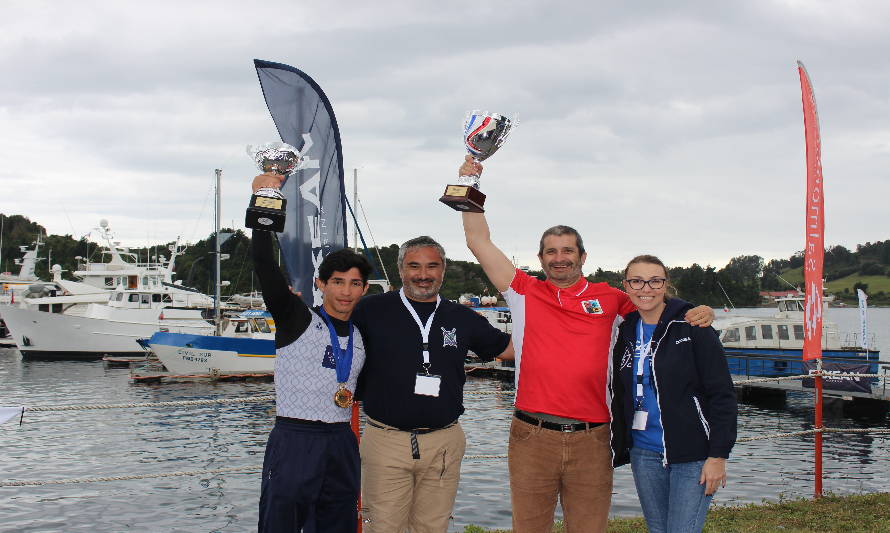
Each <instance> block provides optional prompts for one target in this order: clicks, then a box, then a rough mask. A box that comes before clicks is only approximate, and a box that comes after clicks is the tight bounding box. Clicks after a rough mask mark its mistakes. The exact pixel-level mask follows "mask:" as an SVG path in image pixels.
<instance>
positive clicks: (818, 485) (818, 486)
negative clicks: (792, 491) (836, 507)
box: [813, 359, 822, 499]
mask: <svg viewBox="0 0 890 533" xmlns="http://www.w3.org/2000/svg"><path fill="white" fill-rule="evenodd" d="M816 368H817V369H818V371H819V374H818V375H817V376H816V421H815V422H816V430H817V431H818V433H816V440H815V453H816V457H815V462H816V472H815V474H816V481H815V494H814V495H813V496H814V497H815V498H816V499H819V498H821V497H822V431H821V429H822V359H817V360H816Z"/></svg>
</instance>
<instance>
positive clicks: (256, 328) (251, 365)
mask: <svg viewBox="0 0 890 533" xmlns="http://www.w3.org/2000/svg"><path fill="white" fill-rule="evenodd" d="M226 322H228V323H227V324H226V326H225V328H224V330H223V334H222V335H221V336H215V335H189V334H179V333H168V332H160V331H159V332H157V333H155V334H153V335H152V336H151V338H149V339H148V341H147V344H148V345H149V346H150V347H151V350H152V351H153V352H154V353H155V355H156V356H157V358H158V360H159V361H160V362H161V363H163V365H164V366H165V367H166V368H167V370H168V371H170V372H172V373H174V374H214V373H222V374H237V373H271V372H272V371H273V370H274V369H275V340H274V339H275V323H274V321H273V320H272V315H270V314H269V312H268V311H262V310H248V311H244V312H242V313H240V314H239V315H237V316H235V317H230V318H227V319H226Z"/></svg>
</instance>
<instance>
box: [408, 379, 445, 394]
mask: <svg viewBox="0 0 890 533" xmlns="http://www.w3.org/2000/svg"><path fill="white" fill-rule="evenodd" d="M441 384H442V377H441V376H428V375H426V374H417V380H415V381H414V394H421V395H423V396H434V397H438V396H439V386H440V385H441Z"/></svg>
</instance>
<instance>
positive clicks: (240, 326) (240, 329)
mask: <svg viewBox="0 0 890 533" xmlns="http://www.w3.org/2000/svg"><path fill="white" fill-rule="evenodd" d="M248 329H249V328H248V327H247V322H236V323H235V333H247V331H248Z"/></svg>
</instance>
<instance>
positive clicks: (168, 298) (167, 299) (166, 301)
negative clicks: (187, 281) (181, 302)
mask: <svg viewBox="0 0 890 533" xmlns="http://www.w3.org/2000/svg"><path fill="white" fill-rule="evenodd" d="M164 303H167V304H172V303H173V298H170V295H169V294H165V295H164Z"/></svg>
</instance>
